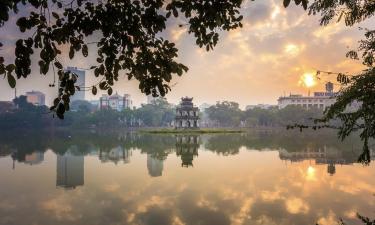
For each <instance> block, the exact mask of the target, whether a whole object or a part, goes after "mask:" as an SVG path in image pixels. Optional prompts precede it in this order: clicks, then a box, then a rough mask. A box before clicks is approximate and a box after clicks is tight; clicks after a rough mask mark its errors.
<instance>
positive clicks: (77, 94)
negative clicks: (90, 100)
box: [66, 67, 86, 102]
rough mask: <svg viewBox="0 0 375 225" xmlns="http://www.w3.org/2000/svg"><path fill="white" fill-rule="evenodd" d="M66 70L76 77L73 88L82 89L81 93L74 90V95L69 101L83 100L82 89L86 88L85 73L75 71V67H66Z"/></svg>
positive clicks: (83, 92) (83, 93) (78, 70)
mask: <svg viewBox="0 0 375 225" xmlns="http://www.w3.org/2000/svg"><path fill="white" fill-rule="evenodd" d="M66 70H67V71H70V72H72V73H74V74H76V75H77V76H78V77H77V81H76V83H75V86H78V87H81V89H82V91H78V90H76V92H75V93H74V95H73V96H71V97H70V101H71V102H73V101H76V100H85V91H84V89H83V88H82V87H85V86H86V71H84V70H80V69H77V67H68V68H66Z"/></svg>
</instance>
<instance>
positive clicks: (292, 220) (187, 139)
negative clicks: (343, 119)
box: [0, 132, 375, 225]
mask: <svg viewBox="0 0 375 225" xmlns="http://www.w3.org/2000/svg"><path fill="white" fill-rule="evenodd" d="M296 135H297V134H291V135H290V136H288V135H286V134H285V133H283V132H281V133H273V132H257V133H247V134H228V135H201V136H199V135H145V134H142V135H141V134H138V133H120V134H119V133H114V134H108V133H107V134H100V133H89V134H88V133H82V134H81V133H55V134H54V135H51V136H50V137H49V138H48V139H47V138H44V137H43V136H42V135H41V137H39V136H38V135H34V134H33V135H32V136H30V138H29V137H28V136H27V135H26V136H25V139H23V140H24V141H23V143H20V142H18V141H12V140H11V139H9V138H6V136H1V137H0V179H1V184H2V186H1V189H0V199H1V201H0V216H1V217H0V224H1V225H2V224H7V225H8V224H25V221H27V224H67V223H69V224H98V225H99V224H163V225H164V224H166V225H168V224H171V225H172V224H173V225H177V224H189V225H190V224H192V225H193V224H215V225H216V224H223V225H224V224H225V225H227V224H267V225H268V224H271V225H272V224H288V225H289V224H315V223H316V222H319V224H322V225H327V224H336V222H337V221H338V219H339V218H343V219H344V220H345V221H347V222H348V224H358V221H357V220H356V212H360V213H363V214H364V215H368V216H370V217H371V216H372V213H373V207H374V205H375V201H374V199H373V198H374V197H371V196H372V195H373V194H374V190H375V181H374V180H373V179H369V178H371V177H373V176H375V167H374V166H373V165H372V164H371V165H370V166H367V167H363V166H362V165H361V164H357V163H356V159H357V157H358V154H359V153H360V151H361V143H360V141H359V140H357V139H354V138H353V139H349V140H348V142H344V143H340V142H337V141H334V140H335V139H334V138H335V135H332V136H329V135H330V134H324V135H323V136H319V135H317V134H310V135H306V136H305V135H304V134H301V135H300V136H296ZM70 137H71V138H70ZM357 143H358V145H357ZM356 146H358V149H356ZM13 163H14V165H15V170H12V164H13ZM56 186H57V187H58V188H56ZM20 214H22V215H24V216H22V217H20V216H19V215H20Z"/></svg>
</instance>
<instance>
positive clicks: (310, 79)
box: [299, 73, 316, 87]
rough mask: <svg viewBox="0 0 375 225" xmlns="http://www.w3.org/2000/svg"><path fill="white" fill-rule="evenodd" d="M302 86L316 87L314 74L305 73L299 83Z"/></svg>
mask: <svg viewBox="0 0 375 225" xmlns="http://www.w3.org/2000/svg"><path fill="white" fill-rule="evenodd" d="M299 83H300V84H302V85H304V86H306V87H313V86H315V85H316V79H315V76H314V74H312V73H304V74H303V75H302V76H301V78H300V81H299Z"/></svg>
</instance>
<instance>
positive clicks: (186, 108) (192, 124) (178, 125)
mask: <svg viewBox="0 0 375 225" xmlns="http://www.w3.org/2000/svg"><path fill="white" fill-rule="evenodd" d="M173 126H174V128H159V129H155V128H150V129H142V130H139V131H140V132H144V133H153V134H207V133H208V134H209V133H242V132H245V131H244V130H239V129H223V128H206V129H201V128H200V127H199V108H198V107H195V106H194V104H193V98H189V97H183V98H181V102H180V104H179V105H178V106H177V108H176V116H175V120H174V122H173Z"/></svg>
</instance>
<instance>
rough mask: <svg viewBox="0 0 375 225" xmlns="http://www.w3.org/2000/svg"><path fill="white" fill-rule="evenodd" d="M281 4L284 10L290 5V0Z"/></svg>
mask: <svg viewBox="0 0 375 225" xmlns="http://www.w3.org/2000/svg"><path fill="white" fill-rule="evenodd" d="M283 4H284V7H285V8H286V7H288V6H289V4H290V0H284V2H283Z"/></svg>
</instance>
